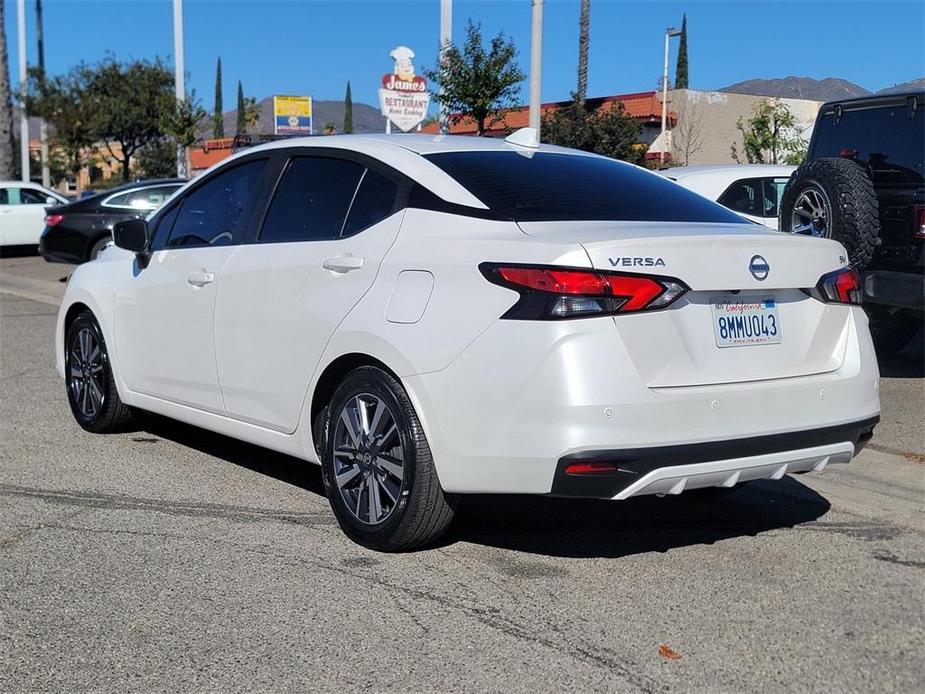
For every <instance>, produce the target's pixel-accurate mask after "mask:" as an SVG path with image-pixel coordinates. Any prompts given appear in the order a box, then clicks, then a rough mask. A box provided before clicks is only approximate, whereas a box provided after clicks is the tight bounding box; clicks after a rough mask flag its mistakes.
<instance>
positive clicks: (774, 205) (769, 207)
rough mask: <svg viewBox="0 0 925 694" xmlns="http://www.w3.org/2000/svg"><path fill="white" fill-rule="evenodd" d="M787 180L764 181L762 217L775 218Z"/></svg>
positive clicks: (768, 179)
mask: <svg viewBox="0 0 925 694" xmlns="http://www.w3.org/2000/svg"><path fill="white" fill-rule="evenodd" d="M789 180H790V179H789V178H766V179H764V213H763V214H762V215H761V216H762V217H777V213H778V210H779V207H780V198H781V196H782V195H783V194H784V188H786V187H787V181H789Z"/></svg>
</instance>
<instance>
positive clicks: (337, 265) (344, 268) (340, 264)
mask: <svg viewBox="0 0 925 694" xmlns="http://www.w3.org/2000/svg"><path fill="white" fill-rule="evenodd" d="M365 262H366V261H365V259H363V258H358V257H357V256H355V255H339V256H337V257H336V258H328V259H327V260H325V261H324V262H323V263H322V264H321V267H323V268H324V269H325V270H330V271H331V272H340V273H345V272H350V271H351V270H359V269H360V268H361V267H363V263H365Z"/></svg>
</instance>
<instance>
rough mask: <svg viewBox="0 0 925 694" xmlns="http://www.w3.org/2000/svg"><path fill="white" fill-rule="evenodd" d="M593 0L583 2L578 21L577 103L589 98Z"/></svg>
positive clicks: (582, 0)
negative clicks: (589, 57) (589, 58)
mask: <svg viewBox="0 0 925 694" xmlns="http://www.w3.org/2000/svg"><path fill="white" fill-rule="evenodd" d="M590 26H591V0H581V15H580V17H579V19H578V92H577V94H576V97H575V100H576V101H584V100H585V99H586V98H588V45H589V43H590Z"/></svg>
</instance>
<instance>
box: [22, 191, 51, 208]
mask: <svg viewBox="0 0 925 694" xmlns="http://www.w3.org/2000/svg"><path fill="white" fill-rule="evenodd" d="M48 197H50V196H48V195H45V194H44V193H42V192H40V191H38V190H32V189H31V188H20V189H19V202H20V204H22V205H47V204H48V203H46V202H45V199H46V198H48Z"/></svg>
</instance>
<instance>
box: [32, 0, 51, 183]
mask: <svg viewBox="0 0 925 694" xmlns="http://www.w3.org/2000/svg"><path fill="white" fill-rule="evenodd" d="M35 35H36V38H37V39H38V44H39V79H40V80H41V82H39V93H40V94H41V95H42V96H44V95H45V27H44V22H43V21H42V0H35ZM39 132H40V133H41V134H40V137H41V138H42V185H43V186H45V187H46V188H49V187H50V186H51V165H50V163H49V161H48V123H47V122H46V121H45V119H44V118H42V120H41V121H40V122H39Z"/></svg>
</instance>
